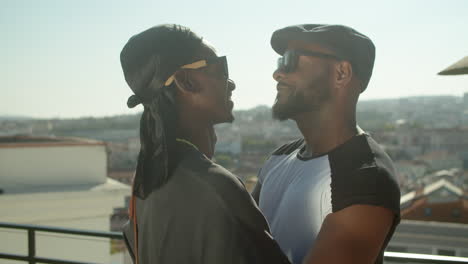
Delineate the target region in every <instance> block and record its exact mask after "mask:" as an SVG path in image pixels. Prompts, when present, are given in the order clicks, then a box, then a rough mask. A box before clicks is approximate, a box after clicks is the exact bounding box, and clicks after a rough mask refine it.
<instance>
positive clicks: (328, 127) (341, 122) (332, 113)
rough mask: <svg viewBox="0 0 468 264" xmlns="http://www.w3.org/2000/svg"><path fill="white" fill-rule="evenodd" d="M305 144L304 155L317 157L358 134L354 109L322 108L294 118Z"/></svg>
mask: <svg viewBox="0 0 468 264" xmlns="http://www.w3.org/2000/svg"><path fill="white" fill-rule="evenodd" d="M294 120H295V121H296V123H297V126H298V128H299V130H300V131H301V133H302V135H303V136H304V140H305V142H306V153H305V154H306V155H307V156H319V155H322V154H324V153H327V152H329V151H331V150H333V149H335V148H336V147H338V146H340V145H341V144H343V143H344V142H346V141H347V140H349V139H350V138H351V137H353V136H355V135H357V134H358V131H357V128H356V118H355V111H354V109H353V110H352V109H346V110H343V111H342V110H341V109H337V108H333V109H327V108H323V109H321V110H320V111H317V112H307V113H303V114H301V115H300V116H298V117H296V118H294Z"/></svg>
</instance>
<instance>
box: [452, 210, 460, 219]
mask: <svg viewBox="0 0 468 264" xmlns="http://www.w3.org/2000/svg"><path fill="white" fill-rule="evenodd" d="M460 216H461V211H460V209H458V208H455V209H453V210H452V217H456V218H459V217H460Z"/></svg>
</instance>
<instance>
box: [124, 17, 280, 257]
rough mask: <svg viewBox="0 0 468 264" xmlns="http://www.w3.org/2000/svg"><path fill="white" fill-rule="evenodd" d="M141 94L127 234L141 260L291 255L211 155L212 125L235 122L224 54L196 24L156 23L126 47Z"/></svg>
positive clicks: (130, 75) (132, 102)
mask: <svg viewBox="0 0 468 264" xmlns="http://www.w3.org/2000/svg"><path fill="white" fill-rule="evenodd" d="M120 61H121V64H122V69H123V73H124V76H125V80H126V82H127V84H128V85H129V87H130V88H131V89H132V91H133V92H134V95H132V96H131V97H130V98H129V100H128V102H127V105H128V106H129V107H134V106H136V105H138V104H140V103H141V104H143V109H144V110H143V114H142V116H141V122H140V139H141V150H140V153H139V156H138V163H137V169H136V173H135V179H134V182H133V188H132V189H133V190H132V200H131V205H130V221H129V222H128V223H127V224H126V225H125V226H124V238H125V242H126V244H127V248H128V250H129V253H130V255H131V256H132V258H133V260H134V263H136V264H153V263H160V264H164V263H167V264H177V263H191V264H197V263H200V264H202V263H203V264H210V263H213V264H218V263H233V264H234V263H235V264H238V263H245V264H247V263H268V264H270V263H289V262H288V260H287V258H286V257H285V256H284V254H282V252H281V250H280V249H279V247H278V246H277V244H276V242H275V241H274V240H273V239H272V237H271V236H270V234H269V228H268V224H267V222H266V220H265V218H264V217H263V215H262V214H261V213H260V211H259V209H258V207H257V206H256V204H255V201H254V200H253V199H252V197H251V196H250V195H249V193H248V192H247V191H246V189H245V188H244V186H243V184H242V182H241V181H240V180H239V179H238V178H237V177H236V176H234V175H232V174H231V173H229V172H228V171H227V170H225V169H224V168H222V167H221V166H219V165H217V164H216V163H214V162H213V161H211V157H212V156H213V152H214V145H215V141H216V136H215V134H214V129H213V126H214V125H215V124H218V123H224V122H232V121H233V119H234V118H233V115H232V108H233V102H232V101H231V99H230V97H231V93H232V91H233V90H234V87H235V86H234V82H232V81H231V80H230V79H229V75H228V68H227V61H226V57H225V56H221V57H219V56H218V55H217V54H216V53H215V51H214V49H213V47H211V46H210V45H208V44H207V43H206V42H205V41H203V40H202V38H200V37H199V36H198V35H196V34H195V33H193V32H192V31H191V30H190V29H189V28H186V27H183V26H180V25H159V26H155V27H152V28H150V29H148V30H145V31H143V32H141V33H139V34H137V35H135V36H133V37H132V38H131V39H130V40H129V41H128V43H127V44H126V45H125V47H124V48H123V50H122V52H121V54H120Z"/></svg>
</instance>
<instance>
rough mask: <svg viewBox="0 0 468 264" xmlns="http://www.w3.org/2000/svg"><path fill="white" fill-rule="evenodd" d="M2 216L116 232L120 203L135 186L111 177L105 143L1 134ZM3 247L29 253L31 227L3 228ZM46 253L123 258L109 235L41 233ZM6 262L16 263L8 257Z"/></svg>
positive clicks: (0, 241)
mask: <svg viewBox="0 0 468 264" xmlns="http://www.w3.org/2000/svg"><path fill="white" fill-rule="evenodd" d="M0 186H1V188H2V194H0V221H2V222H11V223H17V224H33V225H44V226H53V227H64V228H74V229H84V230H97V231H110V230H111V221H110V219H111V216H112V214H113V212H114V208H120V207H124V201H125V197H126V196H129V195H130V186H128V185H125V184H122V183H119V182H117V181H115V180H113V179H110V178H108V177H107V152H106V146H105V144H104V143H103V142H99V141H93V140H86V139H77V138H56V137H24V136H10V137H0ZM0 236H1V237H2V239H0V252H5V253H10V254H26V253H27V240H26V238H27V236H26V235H25V232H21V231H11V230H1V229H0ZM36 243H37V249H36V253H37V255H38V256H41V257H49V258H56V259H66V260H73V261H82V262H95V263H111V262H113V263H121V262H122V261H117V262H116V261H115V260H116V259H123V258H124V256H123V253H119V254H111V242H110V241H109V240H108V239H99V238H82V237H79V236H78V237H77V236H69V235H56V234H49V233H41V232H39V233H38V234H37V235H36ZM2 263H16V262H13V261H11V262H8V261H6V260H3V262H2Z"/></svg>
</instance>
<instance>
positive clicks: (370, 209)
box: [304, 205, 395, 264]
mask: <svg viewBox="0 0 468 264" xmlns="http://www.w3.org/2000/svg"><path fill="white" fill-rule="evenodd" d="M394 218H395V214H394V213H393V212H392V211H391V210H390V209H387V208H384V207H379V206H371V205H353V206H350V207H347V208H345V209H342V210H340V211H338V212H335V213H332V214H329V215H328V216H327V217H326V218H325V220H324V222H323V224H322V228H321V229H320V232H319V234H318V236H317V240H316V242H315V245H314V247H313V248H312V249H311V250H310V251H309V254H308V256H307V258H306V259H305V261H304V264H322V263H326V264H335V263H336V264H372V263H375V261H376V258H377V257H378V255H379V253H380V250H381V248H382V245H383V243H384V241H385V238H386V237H387V234H388V232H389V231H390V229H391V227H392V225H393V221H394Z"/></svg>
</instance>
